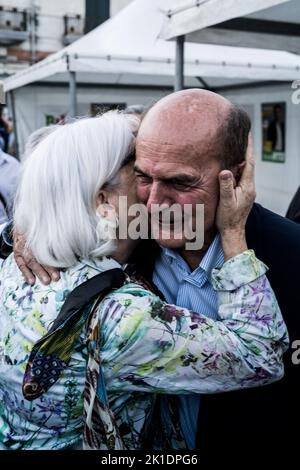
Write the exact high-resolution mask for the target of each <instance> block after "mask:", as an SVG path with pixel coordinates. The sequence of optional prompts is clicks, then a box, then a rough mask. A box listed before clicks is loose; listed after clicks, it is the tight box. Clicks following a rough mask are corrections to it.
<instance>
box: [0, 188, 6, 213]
mask: <svg viewBox="0 0 300 470" xmlns="http://www.w3.org/2000/svg"><path fill="white" fill-rule="evenodd" d="M0 202H1V203H2V205H3V207H4V209H5V212H6V213H7V202H6V200H5V197H4V196H3V194H2V193H1V191H0Z"/></svg>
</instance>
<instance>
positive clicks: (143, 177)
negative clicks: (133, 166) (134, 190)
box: [136, 173, 151, 183]
mask: <svg viewBox="0 0 300 470" xmlns="http://www.w3.org/2000/svg"><path fill="white" fill-rule="evenodd" d="M136 177H137V178H138V181H139V183H150V182H151V178H150V177H149V176H146V175H139V174H138V173H137V174H136Z"/></svg>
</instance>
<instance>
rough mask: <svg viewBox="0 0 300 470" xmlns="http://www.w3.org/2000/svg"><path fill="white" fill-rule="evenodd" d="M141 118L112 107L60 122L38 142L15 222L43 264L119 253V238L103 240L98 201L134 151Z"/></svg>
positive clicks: (62, 264) (25, 167) (25, 166)
mask: <svg viewBox="0 0 300 470" xmlns="http://www.w3.org/2000/svg"><path fill="white" fill-rule="evenodd" d="M135 121H136V118H135V117H134V116H128V115H125V114H122V113H119V112H116V111H110V112H107V113H105V114H103V115H102V116H99V117H94V118H86V119H78V120H76V121H75V122H72V123H70V124H65V125H59V126H56V128H55V130H53V132H51V133H49V135H47V136H46V137H43V139H41V141H40V142H39V143H38V144H37V145H36V146H34V145H33V151H32V152H31V153H30V154H29V155H28V156H27V159H26V160H25V162H24V164H23V173H22V178H21V184H20V187H19V191H18V194H17V199H16V204H15V216H14V221H15V225H16V227H17V228H18V230H19V231H20V232H21V233H24V235H25V237H26V240H27V246H28V248H29V249H30V250H31V251H32V253H33V256H34V257H35V258H36V259H37V261H38V262H40V263H42V264H45V265H49V266H56V267H62V268H64V267H65V268H68V267H71V266H73V265H75V264H76V263H77V262H78V259H88V258H93V257H101V256H107V255H110V254H111V253H112V252H113V249H114V246H115V245H114V241H113V240H103V239H100V238H99V233H98V231H97V226H98V223H99V215H98V214H97V212H96V200H97V196H98V194H99V190H100V189H101V188H102V187H103V186H104V185H105V184H106V183H108V182H109V181H111V179H112V178H114V176H115V175H116V174H117V172H118V171H119V169H120V168H121V166H122V163H123V161H124V159H125V158H126V157H127V156H128V154H130V153H131V152H132V149H133V146H134V136H133V131H134V130H135V126H136V122H135ZM42 134H43V133H42Z"/></svg>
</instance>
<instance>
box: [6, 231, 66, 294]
mask: <svg viewBox="0 0 300 470" xmlns="http://www.w3.org/2000/svg"><path fill="white" fill-rule="evenodd" d="M13 238H14V255H15V260H16V263H17V266H18V268H19V269H20V271H21V272H22V274H23V276H24V277H25V280H26V281H27V282H28V284H31V285H33V284H34V283H35V280H36V276H37V277H38V278H39V280H40V281H41V282H42V284H45V285H48V284H49V283H50V282H51V281H58V280H59V279H60V273H59V271H58V270H57V269H55V268H51V267H49V266H42V265H41V264H39V263H38V262H37V260H36V259H35V258H34V257H33V256H32V253H31V252H30V251H29V250H28V249H26V241H25V238H24V236H23V235H22V234H20V233H18V231H17V230H14V237H13Z"/></svg>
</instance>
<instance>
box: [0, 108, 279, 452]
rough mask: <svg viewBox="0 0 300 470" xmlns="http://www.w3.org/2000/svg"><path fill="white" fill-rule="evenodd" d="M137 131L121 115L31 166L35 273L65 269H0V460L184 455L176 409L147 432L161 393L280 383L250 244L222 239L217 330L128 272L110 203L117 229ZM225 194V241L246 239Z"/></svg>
mask: <svg viewBox="0 0 300 470" xmlns="http://www.w3.org/2000/svg"><path fill="white" fill-rule="evenodd" d="M135 126H136V121H135V120H134V118H133V117H131V116H126V115H124V114H119V113H115V112H109V113H106V114H104V115H102V116H101V117H96V118H89V119H82V120H77V121H75V122H73V123H71V124H66V125H63V126H60V127H58V128H56V129H55V130H53V132H51V133H49V135H47V136H46V137H45V138H44V139H43V140H42V141H41V142H39V143H38V145H37V146H35V148H34V150H33V151H32V153H31V154H30V155H29V156H28V157H27V159H26V161H25V162H24V167H23V174H22V180H21V185H20V188H19V193H18V197H17V202H16V207H15V225H16V226H17V227H18V230H19V231H20V232H22V233H23V234H24V236H25V238H26V240H27V243H26V246H27V248H28V249H29V250H30V251H31V252H32V254H33V256H34V257H35V258H36V259H37V260H38V262H40V263H42V264H44V265H49V266H56V267H59V268H61V269H62V271H61V279H60V280H59V281H58V282H51V283H50V285H48V286H45V285H43V284H41V283H40V282H37V283H36V284H35V285H34V286H31V285H29V284H27V283H26V282H24V280H23V278H22V275H21V273H20V271H19V270H18V268H17V265H16V262H15V259H14V257H13V255H11V256H9V257H8V258H7V259H6V260H5V261H4V262H3V265H2V269H1V272H0V282H1V284H0V298H1V305H0V348H1V349H0V403H1V404H0V447H1V448H2V449H66V448H81V447H82V442H83V448H85V449H140V448H142V447H143V446H144V447H145V446H150V445H151V446H152V445H154V446H155V447H157V446H158V447H160V448H161V447H163V446H164V445H165V443H167V444H166V445H169V446H171V447H173V448H176V447H177V446H179V447H185V443H184V441H183V438H182V436H181V434H180V431H179V429H178V426H177V425H178V423H176V419H175V422H173V424H172V419H173V418H174V413H173V415H172V404H171V402H170V407H171V414H170V422H169V421H168V420H165V421H163V422H162V423H161V425H162V428H161V429H160V428H156V429H155V432H154V431H153V428H151V423H153V420H152V417H153V415H154V414H155V413H154V407H155V403H156V400H157V397H158V396H159V395H160V394H165V393H168V394H170V393H171V394H182V393H186V394H188V393H212V392H216V391H224V390H234V389H236V388H243V387H252V386H257V385H263V384H266V383H269V382H271V381H274V380H277V379H279V378H280V377H281V376H282V374H283V364H282V354H283V351H284V350H285V348H286V346H287V332H286V328H285V325H284V322H283V320H282V317H281V313H280V310H279V307H278V305H277V302H276V299H275V297H274V293H273V291H272V289H271V287H270V285H269V283H268V281H267V278H266V276H265V272H266V269H267V268H266V267H265V265H263V263H261V262H260V261H259V260H257V259H256V258H255V255H254V253H253V252H252V251H249V250H247V246H246V242H245V241H243V242H242V243H240V244H239V245H238V246H235V242H230V241H229V243H228V241H226V246H230V250H229V252H226V248H225V250H224V251H225V259H226V262H225V263H224V265H223V267H222V268H221V269H219V270H214V272H213V278H212V282H213V284H214V287H215V289H216V290H217V293H218V300H219V305H220V307H219V320H218V321H216V322H215V321H213V320H211V319H208V318H207V317H205V316H204V315H202V314H201V313H199V314H196V313H193V312H190V311H188V310H187V309H183V308H178V307H176V306H172V305H168V304H166V303H165V302H164V301H163V300H162V299H161V298H160V297H159V296H158V295H157V294H155V293H154V292H153V290H154V288H153V289H152V287H151V286H149V285H148V284H147V283H144V281H143V280H141V279H140V278H139V277H138V274H135V275H134V276H133V277H130V275H128V274H126V273H124V269H125V267H126V265H125V264H124V263H126V261H128V260H129V258H130V255H131V253H132V252H133V250H134V248H135V246H136V244H137V243H138V242H137V241H136V240H132V239H130V238H128V239H125V240H116V239H115V237H114V226H112V225H111V223H112V221H110V220H109V219H108V218H107V217H106V208H107V206H106V204H109V205H110V207H111V206H113V207H114V210H115V213H116V218H115V219H117V214H118V198H119V196H127V198H128V207H130V205H131V204H133V203H135V202H136V192H135V179H134V173H133V165H132V156H133V153H132V152H133V149H134V130H135ZM223 197H225V193H223V192H222V188H221V201H220V207H219V214H218V221H219V222H218V223H219V228H220V233H221V236H222V237H226V234H225V232H226V231H225V230H223V228H225V227H226V226H228V225H230V226H231V233H233V231H234V228H236V230H237V231H239V233H240V227H242V226H243V225H244V224H245V217H246V216H247V214H248V212H249V210H250V205H251V204H250V203H249V194H247V195H244V196H243V195H241V196H240V197H241V206H242V207H241V209H240V220H237V219H238V217H237V212H235V215H234V218H233V217H232V212H233V209H232V207H230V205H228V201H227V204H223V203H222V198H223ZM243 197H244V200H243ZM245 208H246V209H247V210H245ZM128 272H129V271H128V270H127V273H128ZM93 280H94V281H96V282H94V283H93V282H92V281H93ZM95 289H98V291H97V293H101V295H100V296H98V294H97V296H96V297H95ZM92 290H93V295H91V296H90V297H89V293H90V292H91V291H92ZM105 294H106V295H105ZM82 296H83V297H85V299H84V301H83V302H82V298H83V297H82ZM85 377H86V383H85ZM23 395H24V396H23ZM24 398H25V399H24ZM173 411H174V410H173ZM175 415H176V413H175ZM82 416H84V420H82ZM151 429H152V430H151ZM159 431H162V432H163V434H164V435H163V437H161V436H160V437H158V434H159ZM154 435H155V437H156V438H157V439H156V441H157V442H155V443H153V442H152V443H151V444H150V438H151V437H152V438H153V437H154Z"/></svg>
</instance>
